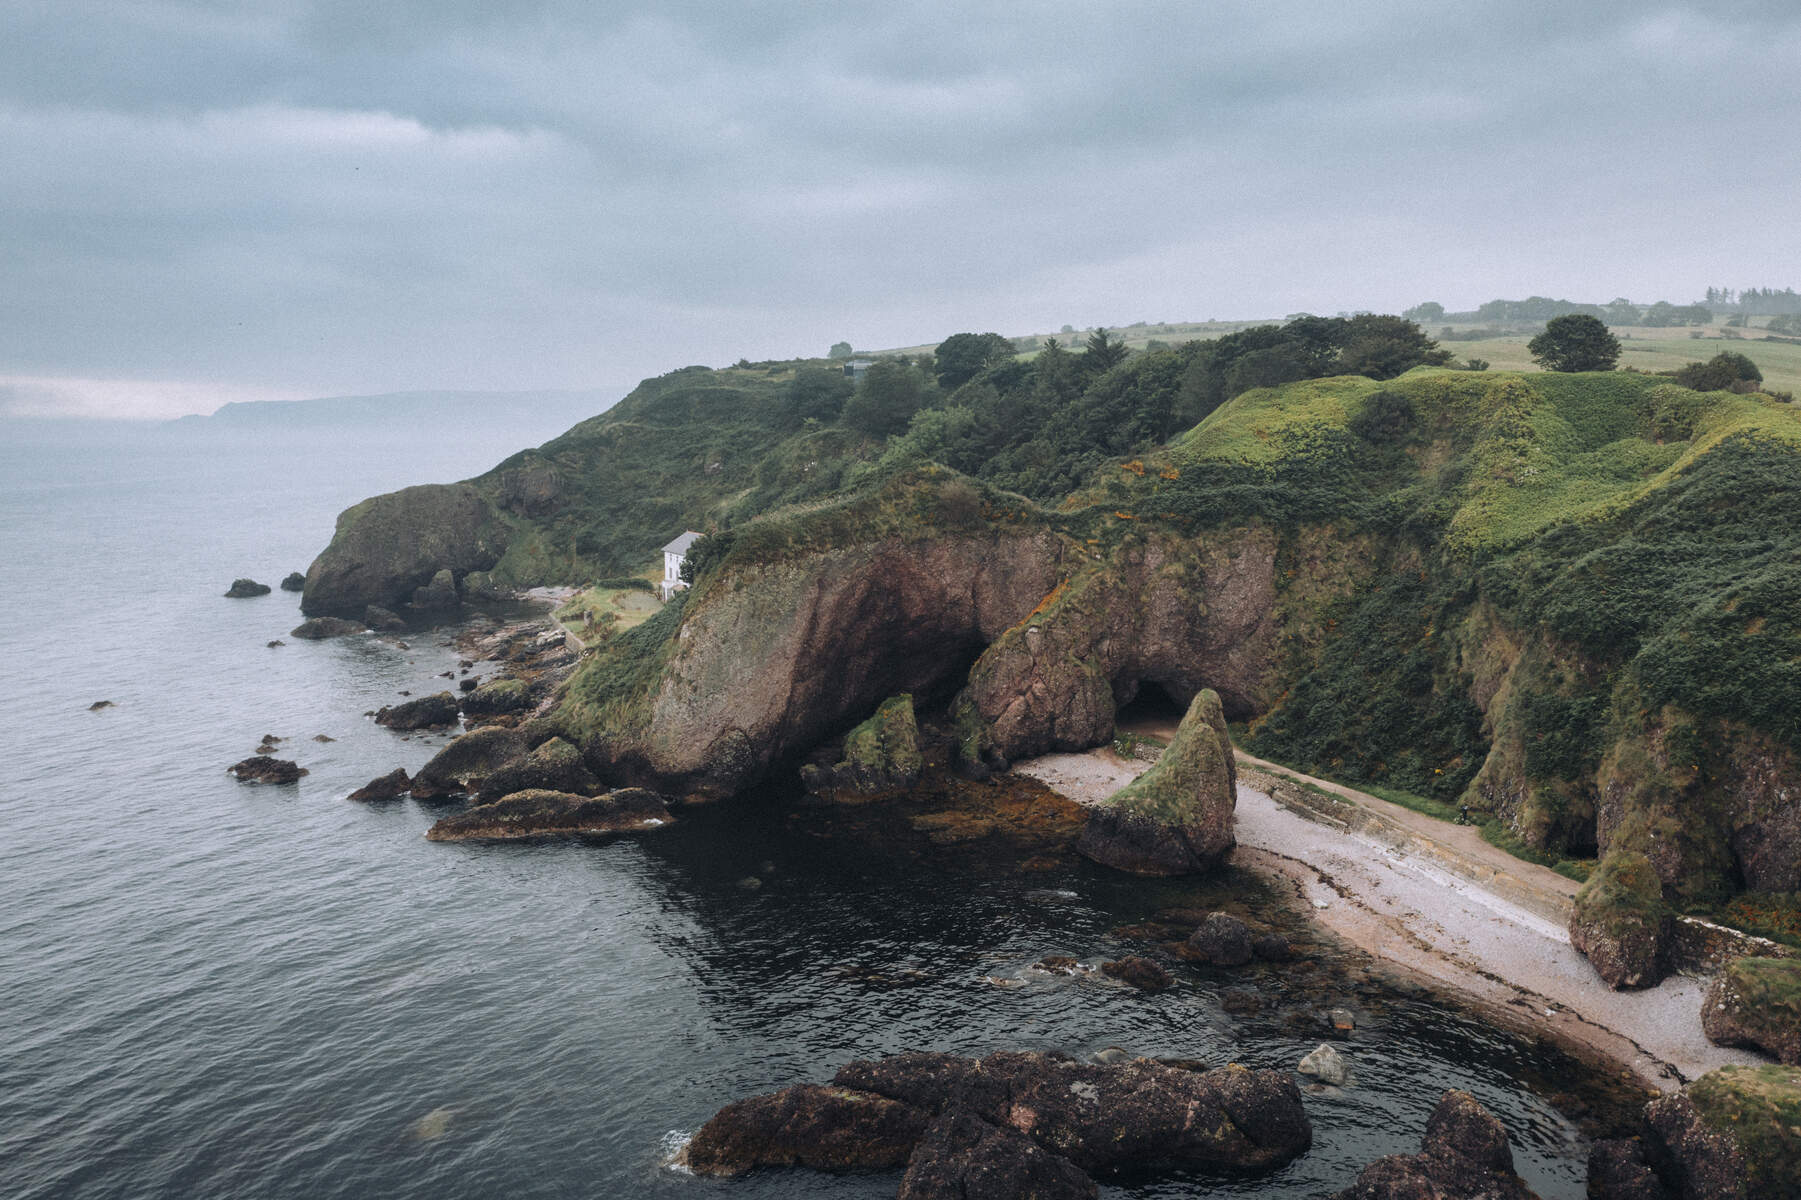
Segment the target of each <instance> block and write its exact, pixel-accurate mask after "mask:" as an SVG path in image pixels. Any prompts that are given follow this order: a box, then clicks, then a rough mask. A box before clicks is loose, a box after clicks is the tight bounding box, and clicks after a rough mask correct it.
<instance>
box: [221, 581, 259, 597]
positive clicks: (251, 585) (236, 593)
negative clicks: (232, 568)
mask: <svg viewBox="0 0 1801 1200" xmlns="http://www.w3.org/2000/svg"><path fill="white" fill-rule="evenodd" d="M268 594H269V585H268V584H266V583H258V582H257V581H256V580H254V579H234V580H232V581H231V586H230V587H229V588H227V589H226V590H225V598H226V599H227V600H246V599H249V598H250V597H252V596H267V595H268Z"/></svg>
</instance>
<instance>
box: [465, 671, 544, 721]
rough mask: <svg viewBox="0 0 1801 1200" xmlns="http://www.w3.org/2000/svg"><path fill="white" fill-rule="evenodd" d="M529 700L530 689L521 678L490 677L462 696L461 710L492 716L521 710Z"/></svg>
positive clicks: (473, 715)
mask: <svg viewBox="0 0 1801 1200" xmlns="http://www.w3.org/2000/svg"><path fill="white" fill-rule="evenodd" d="M464 682H468V681H467V680H465V681H464ZM531 702H532V698H531V689H530V688H529V687H527V686H526V683H525V681H524V680H523V679H490V680H488V682H486V683H484V684H481V685H480V686H478V687H477V688H476V689H475V690H474V691H472V692H470V693H469V694H468V695H467V696H464V697H463V711H464V712H465V713H467V714H469V715H470V716H472V717H493V716H499V715H501V714H504V713H516V712H521V711H523V710H524V709H527V708H530V707H531Z"/></svg>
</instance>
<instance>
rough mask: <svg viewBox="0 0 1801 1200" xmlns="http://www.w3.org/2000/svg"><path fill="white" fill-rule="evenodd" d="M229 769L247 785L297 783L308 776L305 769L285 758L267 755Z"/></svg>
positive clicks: (260, 755) (234, 765) (245, 761)
mask: <svg viewBox="0 0 1801 1200" xmlns="http://www.w3.org/2000/svg"><path fill="white" fill-rule="evenodd" d="M229 769H230V771H231V773H232V774H233V775H236V776H237V777H238V778H239V779H240V780H242V781H243V782H245V783H296V782H298V781H299V779H300V777H301V776H302V775H305V774H306V768H305V767H302V766H300V765H298V764H297V763H293V762H290V761H288V760H287V759H285V758H270V757H269V756H268V755H266V754H259V755H257V756H255V757H254V758H247V759H245V760H244V761H243V762H240V763H234V764H233V765H232V766H231V767H230V768H229Z"/></svg>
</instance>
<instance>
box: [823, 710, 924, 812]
mask: <svg viewBox="0 0 1801 1200" xmlns="http://www.w3.org/2000/svg"><path fill="white" fill-rule="evenodd" d="M924 769H925V756H924V755H923V754H922V753H921V752H920V749H919V723H918V720H917V719H916V718H915V716H914V715H913V697H912V696H909V695H906V694H904V693H903V694H901V695H899V696H891V697H889V698H888V699H887V700H884V701H882V703H881V706H880V707H878V708H877V709H876V710H875V715H874V716H872V717H870V718H869V719H868V720H867V721H864V722H863V723H862V724H861V725H858V726H857V727H856V728H855V729H852V730H851V731H850V732H849V733H848V734H846V735H845V737H844V759H843V760H842V761H841V762H839V763H837V764H835V765H833V766H830V767H821V766H815V765H814V764H812V763H808V764H807V765H806V766H804V767H802V768H801V781H802V782H803V783H805V784H806V785H807V789H808V790H809V791H814V792H824V791H831V790H834V789H838V788H845V789H848V790H851V791H857V792H887V791H896V790H899V789H902V788H910V787H912V786H913V785H914V784H916V783H918V782H919V775H920V772H921V771H923V770H924Z"/></svg>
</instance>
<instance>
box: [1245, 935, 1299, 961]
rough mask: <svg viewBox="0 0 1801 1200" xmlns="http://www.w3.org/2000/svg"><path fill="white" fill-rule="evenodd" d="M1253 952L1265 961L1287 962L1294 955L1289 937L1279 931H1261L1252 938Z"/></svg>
mask: <svg viewBox="0 0 1801 1200" xmlns="http://www.w3.org/2000/svg"><path fill="white" fill-rule="evenodd" d="M1251 953H1252V954H1254V955H1256V956H1257V957H1258V958H1260V959H1262V960H1263V961H1264V962H1287V961H1288V960H1289V959H1291V958H1293V957H1294V950H1293V949H1292V948H1291V947H1290V946H1289V944H1288V939H1287V938H1285V937H1283V936H1282V935H1281V934H1279V933H1260V934H1258V935H1257V936H1256V937H1253V938H1252V939H1251Z"/></svg>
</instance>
